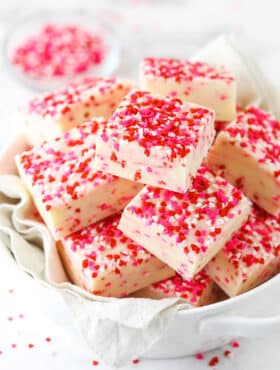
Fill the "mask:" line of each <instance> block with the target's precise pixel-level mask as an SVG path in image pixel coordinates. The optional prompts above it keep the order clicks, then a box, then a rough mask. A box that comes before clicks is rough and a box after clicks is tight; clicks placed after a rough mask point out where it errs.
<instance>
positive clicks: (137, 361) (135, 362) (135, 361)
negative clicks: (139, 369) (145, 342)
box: [132, 358, 140, 365]
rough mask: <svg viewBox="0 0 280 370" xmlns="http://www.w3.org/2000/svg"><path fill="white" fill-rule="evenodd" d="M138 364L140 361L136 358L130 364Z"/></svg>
mask: <svg viewBox="0 0 280 370" xmlns="http://www.w3.org/2000/svg"><path fill="white" fill-rule="evenodd" d="M139 362H140V360H139V359H138V358H135V359H134V360H132V363H133V364H135V365H136V364H139Z"/></svg>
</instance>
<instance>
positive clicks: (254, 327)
mask: <svg viewBox="0 0 280 370" xmlns="http://www.w3.org/2000/svg"><path fill="white" fill-rule="evenodd" d="M199 330H200V334H201V335H206V336H221V337H227V336H228V337H244V338H256V337H264V336H271V335H275V334H279V333H280V316H271V317H260V318H248V317H242V316H223V315H218V316H212V317H209V318H207V319H206V318H205V319H203V320H202V321H201V322H200V326H199Z"/></svg>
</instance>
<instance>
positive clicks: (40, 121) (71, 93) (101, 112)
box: [24, 77, 131, 145]
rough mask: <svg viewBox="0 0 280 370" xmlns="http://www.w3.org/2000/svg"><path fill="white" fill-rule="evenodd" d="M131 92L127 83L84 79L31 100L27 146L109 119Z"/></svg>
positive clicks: (27, 120)
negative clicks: (92, 119) (82, 125)
mask: <svg viewBox="0 0 280 370" xmlns="http://www.w3.org/2000/svg"><path fill="white" fill-rule="evenodd" d="M130 89H131V84H130V82H129V81H127V80H121V79H119V78H100V77H86V78H84V79H82V80H79V81H76V82H74V83H72V84H70V85H69V86H68V87H66V88H65V89H62V90H58V91H55V92H53V93H48V94H46V95H43V96H40V97H37V98H35V99H33V100H32V101H31V102H30V103H29V106H28V107H27V112H26V113H25V117H24V121H25V122H24V131H25V135H26V137H27V139H28V141H29V144H31V145H36V144H39V143H41V142H42V141H44V140H49V139H52V138H54V137H56V136H59V135H60V134H61V133H62V132H64V131H67V130H69V129H71V128H73V127H75V126H77V125H78V124H80V123H82V122H85V121H88V120H89V119H91V118H94V117H103V118H105V119H107V118H109V117H110V116H111V114H112V113H113V111H114V110H115V108H116V106H117V105H118V104H119V102H120V101H121V100H122V99H123V98H124V96H125V95H126V94H127V93H128V91H129V90H130Z"/></svg>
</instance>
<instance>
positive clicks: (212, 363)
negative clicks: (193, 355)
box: [208, 356, 220, 366]
mask: <svg viewBox="0 0 280 370" xmlns="http://www.w3.org/2000/svg"><path fill="white" fill-rule="evenodd" d="M219 361H220V359H219V357H218V356H214V357H212V358H211V359H210V361H209V362H208V365H209V366H216V365H217V364H218V363H219Z"/></svg>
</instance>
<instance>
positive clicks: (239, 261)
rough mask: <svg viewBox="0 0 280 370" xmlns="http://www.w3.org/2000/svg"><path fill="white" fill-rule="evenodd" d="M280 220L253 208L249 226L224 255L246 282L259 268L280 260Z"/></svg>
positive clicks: (235, 235) (247, 224)
mask: <svg viewBox="0 0 280 370" xmlns="http://www.w3.org/2000/svg"><path fill="white" fill-rule="evenodd" d="M279 235H280V217H279V218H276V217H274V216H271V215H269V214H267V213H266V212H265V211H263V210H261V209H259V208H257V207H256V206H255V207H254V208H253V210H252V213H251V214H250V216H249V219H248V220H247V222H246V223H245V224H244V225H243V226H242V227H241V229H240V230H239V231H237V232H236V233H235V234H234V236H233V238H232V239H231V240H230V241H229V242H227V244H226V246H225V247H224V248H223V252H224V253H225V254H226V255H227V257H228V259H229V261H230V263H232V265H233V266H234V268H235V270H236V271H237V272H238V274H242V277H243V281H246V279H247V277H248V275H249V274H250V271H252V273H254V271H255V267H256V266H258V265H259V266H261V265H265V264H268V263H269V262H270V261H271V260H273V259H277V258H279V256H280V238H279Z"/></svg>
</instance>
